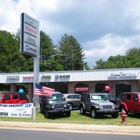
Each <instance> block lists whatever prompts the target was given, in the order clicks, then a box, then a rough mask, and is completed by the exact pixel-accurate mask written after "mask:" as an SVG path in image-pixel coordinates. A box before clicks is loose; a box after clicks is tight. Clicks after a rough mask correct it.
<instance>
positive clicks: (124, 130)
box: [0, 121, 140, 135]
mask: <svg viewBox="0 0 140 140" xmlns="http://www.w3.org/2000/svg"><path fill="white" fill-rule="evenodd" d="M0 128H12V129H27V130H39V131H41V130H43V131H64V132H82V133H83V132H85V133H106V134H127V135H140V126H124V125H123V126H118V125H94V124H66V123H44V122H43V123H41V122H13V121H12V122H11V121H0Z"/></svg>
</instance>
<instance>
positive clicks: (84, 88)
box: [75, 87, 89, 92]
mask: <svg viewBox="0 0 140 140" xmlns="http://www.w3.org/2000/svg"><path fill="white" fill-rule="evenodd" d="M88 91H89V88H88V87H75V92H88Z"/></svg>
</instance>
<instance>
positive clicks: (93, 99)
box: [80, 93, 119, 118]
mask: <svg viewBox="0 0 140 140" xmlns="http://www.w3.org/2000/svg"><path fill="white" fill-rule="evenodd" d="M86 112H90V113H91V116H92V117H93V118H96V117H98V115H99V114H109V115H111V116H112V118H117V117H118V112H119V106H118V105H115V104H114V103H112V102H110V101H109V99H108V95H107V94H106V93H83V94H82V97H81V103H80V114H81V115H83V114H85V113H86Z"/></svg>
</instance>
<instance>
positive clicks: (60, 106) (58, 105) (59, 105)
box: [55, 104, 64, 108]
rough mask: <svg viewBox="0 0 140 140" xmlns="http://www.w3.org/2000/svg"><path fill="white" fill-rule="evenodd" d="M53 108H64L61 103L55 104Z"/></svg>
mask: <svg viewBox="0 0 140 140" xmlns="http://www.w3.org/2000/svg"><path fill="white" fill-rule="evenodd" d="M55 108H64V105H63V104H55Z"/></svg>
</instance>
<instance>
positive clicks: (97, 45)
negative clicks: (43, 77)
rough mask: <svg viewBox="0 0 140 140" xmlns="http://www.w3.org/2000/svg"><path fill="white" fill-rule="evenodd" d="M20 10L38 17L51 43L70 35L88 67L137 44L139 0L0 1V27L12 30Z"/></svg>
mask: <svg viewBox="0 0 140 140" xmlns="http://www.w3.org/2000/svg"><path fill="white" fill-rule="evenodd" d="M21 13H26V14H28V15H30V16H31V17H33V18H35V19H36V20H38V21H39V30H40V31H41V30H42V31H43V32H45V33H46V34H47V35H49V36H50V38H51V39H52V40H53V43H54V45H58V42H59V41H60V39H61V37H62V36H63V35H64V34H67V35H72V36H73V37H74V38H75V39H76V40H77V41H78V43H79V44H80V45H81V48H82V50H83V52H84V53H85V60H84V61H85V62H87V64H88V66H89V67H90V68H92V67H94V66H96V61H98V60H100V59H102V60H103V61H106V60H107V59H108V58H109V57H110V56H117V55H125V53H126V51H127V50H128V49H130V48H134V47H136V48H139V47H140V0H0V30H6V31H8V32H11V33H16V32H17V30H18V29H20V15H21Z"/></svg>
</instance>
